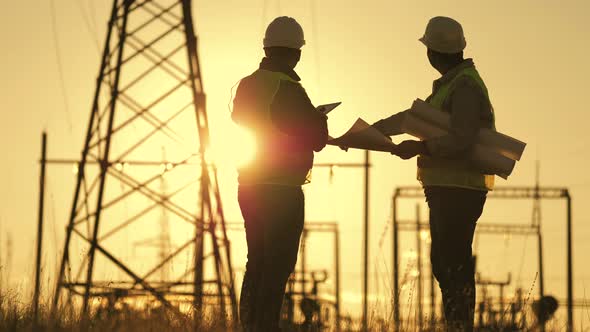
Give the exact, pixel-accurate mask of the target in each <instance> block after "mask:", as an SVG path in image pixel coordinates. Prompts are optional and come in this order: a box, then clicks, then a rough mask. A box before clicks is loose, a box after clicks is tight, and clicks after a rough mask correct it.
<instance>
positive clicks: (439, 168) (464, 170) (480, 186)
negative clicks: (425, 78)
mask: <svg viewBox="0 0 590 332" xmlns="http://www.w3.org/2000/svg"><path fill="white" fill-rule="evenodd" d="M463 76H467V77H469V78H471V79H473V80H474V81H475V82H476V83H477V84H478V85H479V86H480V87H481V89H482V91H483V92H484V94H485V96H486V97H487V98H488V100H489V95H488V89H487V88H486V86H485V84H484V82H483V80H482V79H481V77H480V76H479V73H478V72H477V70H476V69H475V67H468V68H465V69H463V70H462V71H460V72H459V73H458V74H457V76H455V78H453V79H452V80H451V81H450V82H448V83H446V84H444V85H443V86H441V87H439V89H438V90H437V92H436V94H434V95H433V96H432V97H431V98H430V100H429V104H430V105H432V106H433V107H435V108H437V109H440V110H443V111H445V112H448V110H444V109H443V107H442V106H443V104H444V102H445V100H446V99H447V97H448V96H450V95H451V93H452V91H453V89H454V87H455V84H454V83H455V81H456V80H457V79H458V78H460V77H463ZM492 114H493V112H492ZM492 128H494V129H495V117H494V116H493V117H492ZM427 158H428V159H430V160H429V161H428V164H429V166H428V167H419V168H418V181H420V183H422V185H423V186H424V187H428V186H442V187H459V188H466V189H475V190H492V189H493V188H494V176H493V175H484V174H482V173H480V172H478V171H477V170H473V169H472V168H470V163H469V161H467V160H464V161H461V160H458V161H455V162H453V163H449V161H448V160H438V159H437V158H433V157H427Z"/></svg>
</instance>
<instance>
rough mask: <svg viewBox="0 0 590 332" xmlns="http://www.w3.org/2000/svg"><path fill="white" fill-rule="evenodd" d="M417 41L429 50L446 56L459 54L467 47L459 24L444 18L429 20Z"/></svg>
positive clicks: (438, 17)
mask: <svg viewBox="0 0 590 332" xmlns="http://www.w3.org/2000/svg"><path fill="white" fill-rule="evenodd" d="M419 40H420V41H421V42H422V43H423V44H424V45H426V47H428V48H429V49H431V50H434V51H437V52H440V53H447V54H452V53H459V52H461V51H463V50H464V49H465V46H466V45H467V42H466V41H465V35H464V34H463V28H462V27H461V24H460V23H459V22H457V21H455V20H454V19H452V18H450V17H444V16H437V17H433V18H431V19H430V21H429V22H428V25H427V26H426V32H425V33H424V36H423V37H422V38H420V39H419Z"/></svg>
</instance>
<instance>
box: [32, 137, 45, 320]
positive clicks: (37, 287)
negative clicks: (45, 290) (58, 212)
mask: <svg viewBox="0 0 590 332" xmlns="http://www.w3.org/2000/svg"><path fill="white" fill-rule="evenodd" d="M46 168H47V133H45V132H43V134H42V135H41V174H40V176H39V214H38V222H37V257H36V258H37V259H36V263H35V290H34V293H33V330H34V331H36V330H37V329H38V325H39V291H40V287H41V256H42V255H43V217H44V214H45V170H46Z"/></svg>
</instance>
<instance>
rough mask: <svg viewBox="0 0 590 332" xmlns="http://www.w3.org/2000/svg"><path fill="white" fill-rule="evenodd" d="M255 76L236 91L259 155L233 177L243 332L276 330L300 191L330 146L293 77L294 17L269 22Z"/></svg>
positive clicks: (297, 36) (240, 117)
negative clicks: (243, 244) (244, 251)
mask: <svg viewBox="0 0 590 332" xmlns="http://www.w3.org/2000/svg"><path fill="white" fill-rule="evenodd" d="M263 44H264V53H265V55H266V56H265V57H264V58H263V59H262V62H261V63H260V66H259V68H258V70H256V71H255V72H254V73H253V74H251V75H250V76H247V77H245V78H243V79H242V80H241V81H240V83H239V86H238V88H237V91H236V96H235V98H234V108H233V112H232V119H233V120H234V122H236V123H237V124H238V125H240V126H242V127H245V128H247V129H250V131H251V132H252V133H253V134H254V135H255V138H256V148H257V151H256V156H255V158H254V160H253V162H251V163H250V164H248V165H246V166H244V167H242V168H240V169H239V170H238V173H239V175H238V182H239V189H238V201H239V204H240V208H241V210H242V215H243V217H244V222H245V228H246V241H247V244H248V261H247V263H246V273H245V275H244V281H243V284H242V293H241V297H240V320H241V323H242V326H243V327H244V329H245V330H246V331H248V332H251V331H255V332H262V331H269V332H274V331H279V330H280V329H279V319H280V311H281V305H282V301H283V296H284V292H285V286H286V283H287V279H288V278H289V275H290V274H291V273H292V272H293V269H294V268H295V263H296V261H297V252H298V249H299V239H300V236H301V232H302V230H303V221H304V196H303V191H302V188H301V187H302V185H303V184H306V183H308V182H309V180H310V172H311V168H312V165H313V158H314V151H315V152H319V151H321V150H322V149H323V148H324V147H325V145H326V142H327V139H328V128H327V122H326V120H327V118H326V116H325V115H324V114H323V113H321V112H319V111H318V110H316V109H315V107H314V106H313V104H312V103H311V101H310V99H309V97H308V96H307V93H306V92H305V90H304V89H303V87H302V86H301V84H300V83H299V81H300V78H299V76H298V75H297V73H296V72H295V71H294V68H295V66H296V65H297V63H298V62H299V59H300V56H301V47H302V46H303V45H305V39H304V35H303V29H302V28H301V26H300V25H299V23H297V21H296V20H295V19H293V18H291V17H285V16H283V17H278V18H276V19H275V20H273V21H272V22H271V23H270V24H269V26H268V28H267V29H266V34H265V37H264V42H263Z"/></svg>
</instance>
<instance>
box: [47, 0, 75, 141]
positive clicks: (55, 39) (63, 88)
mask: <svg viewBox="0 0 590 332" xmlns="http://www.w3.org/2000/svg"><path fill="white" fill-rule="evenodd" d="M49 6H50V11H49V13H50V15H51V30H52V32H53V42H54V49H55V58H56V61H57V71H58V74H59V83H60V86H61V95H62V98H63V103H64V110H65V112H66V121H67V123H68V129H69V130H70V133H71V132H72V119H71V113H70V109H69V106H68V98H67V93H66V84H65V80H64V73H63V65H62V60H61V53H60V52H59V49H60V47H59V36H58V33H57V19H56V15H55V0H51V1H50V2H49Z"/></svg>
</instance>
